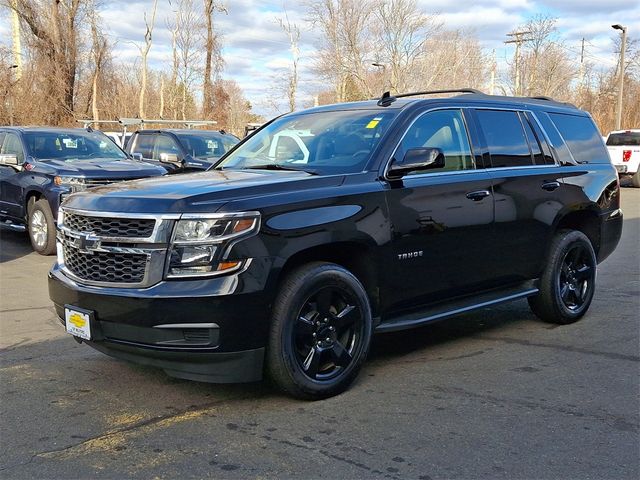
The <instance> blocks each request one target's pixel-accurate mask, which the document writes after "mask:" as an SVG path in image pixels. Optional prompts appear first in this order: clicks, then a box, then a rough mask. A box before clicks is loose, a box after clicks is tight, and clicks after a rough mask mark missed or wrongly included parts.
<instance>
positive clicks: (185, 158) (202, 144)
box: [125, 129, 240, 173]
mask: <svg viewBox="0 0 640 480" xmlns="http://www.w3.org/2000/svg"><path fill="white" fill-rule="evenodd" d="M239 141H240V140H238V138H237V137H235V136H234V135H231V134H230V133H226V132H225V131H224V130H220V131H212V130H184V129H166V130H138V131H137V132H135V133H134V134H133V136H132V137H131V138H130V139H129V140H128V142H127V145H126V147H125V149H126V150H127V152H128V153H129V154H131V155H133V156H135V157H137V158H139V159H140V160H145V161H148V162H153V163H156V164H157V165H161V166H163V167H164V168H166V169H167V171H168V172H169V173H182V172H186V171H192V172H193V171H198V170H206V169H208V168H209V167H211V166H212V165H213V164H214V163H216V162H217V161H218V160H219V159H220V157H222V155H224V154H225V153H227V152H228V151H229V150H231V148H233V147H234V146H235V145H236V144H237V143H238V142H239Z"/></svg>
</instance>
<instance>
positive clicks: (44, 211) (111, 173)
mask: <svg viewBox="0 0 640 480" xmlns="http://www.w3.org/2000/svg"><path fill="white" fill-rule="evenodd" d="M165 173H166V170H164V169H162V168H159V167H157V166H154V165H150V164H148V163H143V162H139V161H136V160H133V159H131V158H129V157H128V156H127V155H126V154H125V153H124V152H123V151H122V150H120V148H118V147H117V146H116V145H115V144H114V143H113V142H112V141H111V140H110V139H109V138H108V137H106V136H105V135H104V134H102V133H101V132H95V131H92V130H90V129H89V130H84V129H79V128H71V129H60V128H39V127H30V128H26V127H0V223H1V224H2V226H3V227H5V228H6V227H8V228H11V229H13V230H18V231H24V230H25V229H27V228H28V230H29V236H30V238H31V244H32V245H33V249H34V250H35V251H36V252H38V253H40V254H42V255H49V254H52V253H54V252H55V250H56V241H55V240H56V228H55V219H56V216H57V214H58V206H59V205H60V203H61V202H62V200H63V199H64V197H66V196H68V195H69V194H70V193H73V192H79V191H82V190H84V189H86V188H90V187H94V186H96V185H105V184H108V183H112V182H118V181H121V180H131V179H135V178H144V177H152V176H157V175H163V174H165Z"/></svg>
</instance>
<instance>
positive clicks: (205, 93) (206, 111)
mask: <svg viewBox="0 0 640 480" xmlns="http://www.w3.org/2000/svg"><path fill="white" fill-rule="evenodd" d="M203 1H204V18H205V23H206V30H207V31H206V37H205V52H206V53H205V61H204V81H203V83H202V113H203V116H204V117H205V118H209V117H210V116H211V111H212V109H213V105H214V103H215V102H216V98H215V96H214V90H213V84H214V83H215V82H216V81H217V80H218V79H219V78H218V77H219V75H220V72H221V71H222V67H223V65H224V61H223V59H222V52H221V48H222V46H221V45H220V35H219V34H218V33H217V32H215V31H214V27H213V20H214V14H215V12H220V13H225V14H226V13H228V12H227V9H226V7H225V5H224V3H222V2H216V1H215V0H203Z"/></svg>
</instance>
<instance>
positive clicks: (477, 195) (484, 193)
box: [467, 190, 491, 202]
mask: <svg viewBox="0 0 640 480" xmlns="http://www.w3.org/2000/svg"><path fill="white" fill-rule="evenodd" d="M489 195H491V192H490V191H489V190H477V191H475V192H469V193H467V198H468V199H469V200H473V201H474V202H479V201H480V200H482V199H483V198H485V197H488V196H489Z"/></svg>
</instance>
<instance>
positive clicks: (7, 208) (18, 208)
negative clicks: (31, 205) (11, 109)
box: [0, 133, 25, 219]
mask: <svg viewBox="0 0 640 480" xmlns="http://www.w3.org/2000/svg"><path fill="white" fill-rule="evenodd" d="M0 154H3V155H15V156H16V157H17V159H18V165H20V166H22V164H23V163H24V159H25V156H24V149H23V148H22V142H21V141H20V138H19V137H18V136H17V135H16V134H15V133H7V134H6V135H4V140H3V141H2V142H0ZM23 176H24V172H21V171H18V170H17V169H16V167H15V166H11V165H5V164H3V163H0V216H2V217H11V218H14V219H20V218H22V217H23V215H24V212H23V209H22V203H21V202H22V186H21V184H20V179H21V178H22V177H23Z"/></svg>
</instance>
